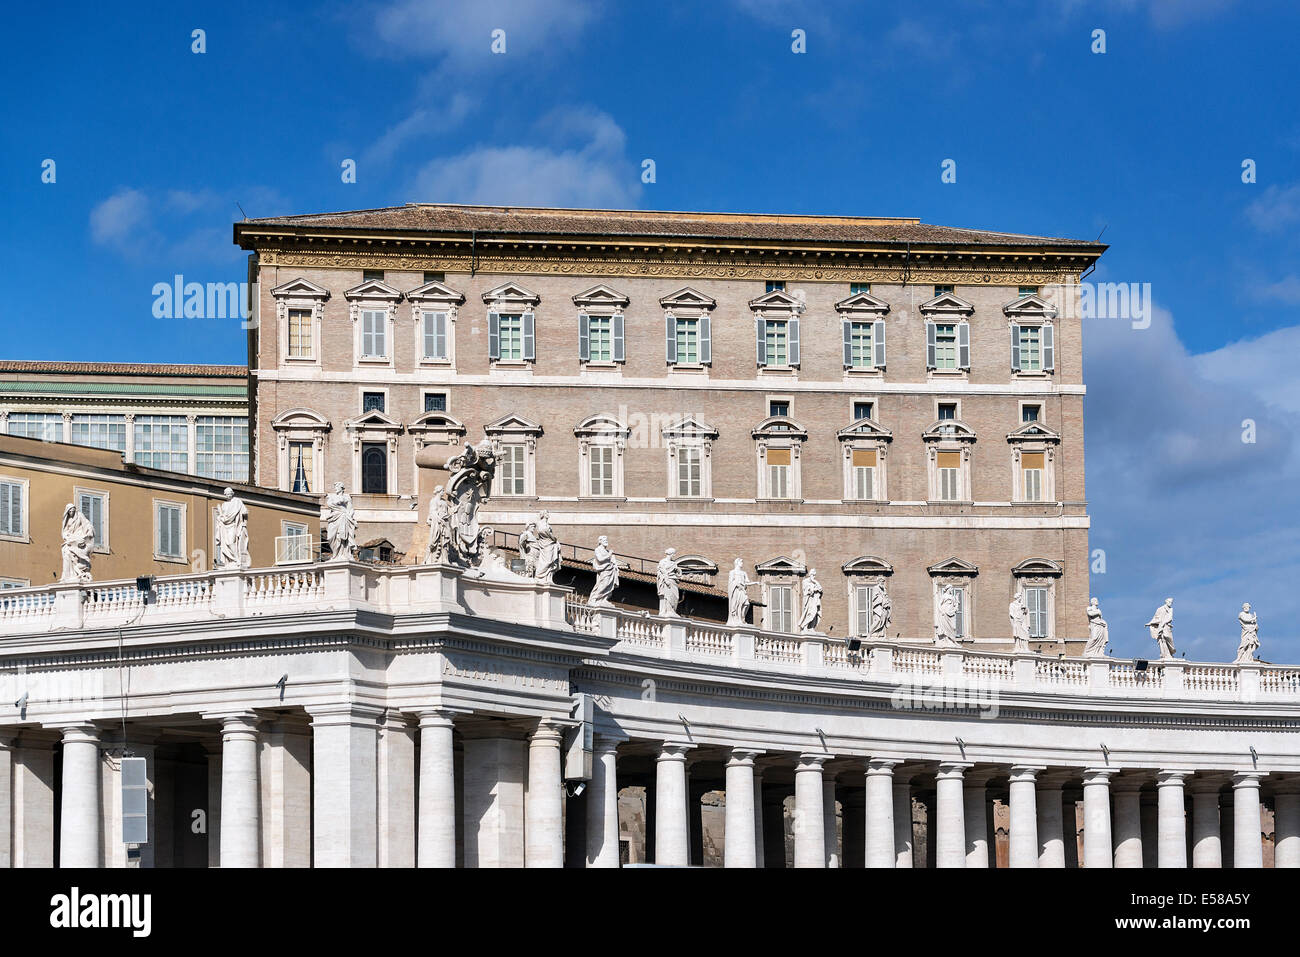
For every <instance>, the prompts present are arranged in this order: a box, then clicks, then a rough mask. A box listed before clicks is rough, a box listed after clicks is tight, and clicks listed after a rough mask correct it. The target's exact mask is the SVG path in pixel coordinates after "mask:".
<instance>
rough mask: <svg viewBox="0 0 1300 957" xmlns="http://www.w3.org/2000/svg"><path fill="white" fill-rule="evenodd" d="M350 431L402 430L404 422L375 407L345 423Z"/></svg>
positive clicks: (345, 426)
mask: <svg viewBox="0 0 1300 957" xmlns="http://www.w3.org/2000/svg"><path fill="white" fill-rule="evenodd" d="M343 426H344V428H346V429H347V430H348V431H349V432H401V431H402V423H401V422H398V421H397V420H396V419H394V418H391V417H390V416H388V415H387V414H385V413H383V412H380V411H379V410H378V409H374V410H372V411H370V412H367V413H365V414H364V415H359V416H357V417H356V418H354V419H348V420H347V421H346V422H344V423H343Z"/></svg>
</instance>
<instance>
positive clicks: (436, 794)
mask: <svg viewBox="0 0 1300 957" xmlns="http://www.w3.org/2000/svg"><path fill="white" fill-rule="evenodd" d="M454 729H455V720H454V718H453V717H452V712H450V711H442V710H438V709H433V710H429V711H421V712H420V797H419V802H420V806H419V824H418V825H417V828H416V834H417V835H418V838H417V840H418V845H417V847H416V851H415V859H416V864H417V865H418V866H419V867H455V866H456V810H457V808H456V754H455V751H454V749H453V747H452V732H453V730H454Z"/></svg>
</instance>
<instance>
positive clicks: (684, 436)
mask: <svg viewBox="0 0 1300 957" xmlns="http://www.w3.org/2000/svg"><path fill="white" fill-rule="evenodd" d="M661 436H662V438H663V442H664V447H665V453H666V454H665V456H664V459H665V466H666V474H667V482H666V488H667V495H666V498H667V500H668V501H688V502H700V501H705V502H708V501H712V500H713V443H714V441H716V440H717V438H718V430H717V429H715V428H713V427H712V426H710V425H707V424H705V423H703V422H701V421H700V420H698V419H695V418H692V417H687V418H685V419H682V420H680V421H678V422H676V423H674V424H672V425H669V426H666V427H665V428H664V429H663V431H662V433H661ZM682 450H698V453H699V463H700V494H699V495H698V496H696V495H682V494H681V493H680V485H679V465H680V457H681V453H682Z"/></svg>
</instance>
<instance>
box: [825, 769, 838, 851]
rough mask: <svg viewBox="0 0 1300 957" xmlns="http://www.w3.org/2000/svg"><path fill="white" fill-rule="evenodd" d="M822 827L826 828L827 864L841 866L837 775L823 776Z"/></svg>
mask: <svg viewBox="0 0 1300 957" xmlns="http://www.w3.org/2000/svg"><path fill="white" fill-rule="evenodd" d="M822 828H823V829H824V830H825V832H826V835H825V838H824V840H825V844H826V866H827V867H829V868H838V867H839V866H840V847H839V834H838V833H837V831H836V828H835V775H834V774H827V775H825V776H824V777H823V778H822Z"/></svg>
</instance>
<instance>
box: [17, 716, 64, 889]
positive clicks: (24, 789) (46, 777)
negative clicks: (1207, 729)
mask: <svg viewBox="0 0 1300 957" xmlns="http://www.w3.org/2000/svg"><path fill="white" fill-rule="evenodd" d="M57 740H58V738H57V736H56V735H54V734H51V733H50V732H47V731H35V732H32V731H24V732H22V734H21V735H20V736H19V738H18V740H17V750H16V752H15V761H14V770H13V805H12V811H13V835H12V836H13V866H14V867H46V868H48V867H53V866H54V864H55V860H54V780H55V779H54V743H55V741H57Z"/></svg>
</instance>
